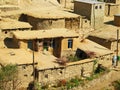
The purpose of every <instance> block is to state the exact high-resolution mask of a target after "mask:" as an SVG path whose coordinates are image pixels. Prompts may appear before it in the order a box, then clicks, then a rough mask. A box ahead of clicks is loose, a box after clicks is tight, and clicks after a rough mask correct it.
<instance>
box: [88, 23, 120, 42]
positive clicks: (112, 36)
mask: <svg viewBox="0 0 120 90" xmlns="http://www.w3.org/2000/svg"><path fill="white" fill-rule="evenodd" d="M117 29H119V28H118V27H116V26H113V25H107V26H106V27H103V28H101V29H100V30H96V31H94V32H92V33H91V34H90V35H89V36H92V37H97V38H101V39H105V40H109V41H116V40H117ZM119 32H120V31H119ZM119 39H120V35H119Z"/></svg>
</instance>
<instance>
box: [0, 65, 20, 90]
mask: <svg viewBox="0 0 120 90" xmlns="http://www.w3.org/2000/svg"><path fill="white" fill-rule="evenodd" d="M17 74H18V68H17V66H16V65H12V64H8V65H6V66H2V67H1V68H0V90H16V89H17V86H18V84H19V83H18V77H17Z"/></svg>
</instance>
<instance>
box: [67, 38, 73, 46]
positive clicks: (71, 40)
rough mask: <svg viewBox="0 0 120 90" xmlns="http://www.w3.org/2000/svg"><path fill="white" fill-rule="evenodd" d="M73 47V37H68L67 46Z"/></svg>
mask: <svg viewBox="0 0 120 90" xmlns="http://www.w3.org/2000/svg"><path fill="white" fill-rule="evenodd" d="M72 47H73V39H68V48H72Z"/></svg>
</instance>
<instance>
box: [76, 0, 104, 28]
mask: <svg viewBox="0 0 120 90" xmlns="http://www.w3.org/2000/svg"><path fill="white" fill-rule="evenodd" d="M104 8H105V4H104V2H98V1H84V0H75V1H74V12H75V13H76V14H79V15H82V16H86V18H87V19H88V20H90V25H91V26H92V27H93V28H95V29H98V28H100V27H102V26H103V22H104Z"/></svg>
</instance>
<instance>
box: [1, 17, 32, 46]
mask: <svg viewBox="0 0 120 90" xmlns="http://www.w3.org/2000/svg"><path fill="white" fill-rule="evenodd" d="M31 28H32V26H31V25H30V24H29V23H26V22H20V21H16V20H13V19H9V18H1V20H0V43H1V44H0V48H5V47H7V48H10V47H16V46H17V45H16V44H15V43H14V44H12V43H13V42H14V40H13V35H12V31H19V30H20V31H24V30H31Z"/></svg>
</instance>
